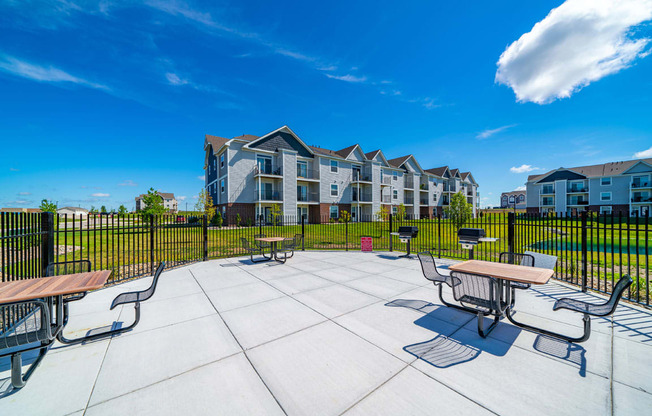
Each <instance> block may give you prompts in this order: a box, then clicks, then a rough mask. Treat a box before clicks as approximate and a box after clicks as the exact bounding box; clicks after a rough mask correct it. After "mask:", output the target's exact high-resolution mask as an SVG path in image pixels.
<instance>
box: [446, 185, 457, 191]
mask: <svg viewBox="0 0 652 416" xmlns="http://www.w3.org/2000/svg"><path fill="white" fill-rule="evenodd" d="M444 192H457V187H455V186H447V185H444Z"/></svg>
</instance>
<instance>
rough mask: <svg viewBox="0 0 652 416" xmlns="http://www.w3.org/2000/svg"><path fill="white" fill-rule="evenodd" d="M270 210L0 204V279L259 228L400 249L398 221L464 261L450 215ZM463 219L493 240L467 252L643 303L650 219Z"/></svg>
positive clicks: (442, 253) (133, 270)
mask: <svg viewBox="0 0 652 416" xmlns="http://www.w3.org/2000/svg"><path fill="white" fill-rule="evenodd" d="M310 220H311V221H308V219H307V218H306V217H303V218H298V217H283V216H275V217H273V218H272V219H267V220H256V219H245V220H244V221H243V220H242V219H240V221H238V217H228V218H224V219H223V222H222V224H219V223H218V222H217V221H215V219H213V221H208V220H207V218H205V217H204V216H201V215H197V216H190V217H188V216H177V215H161V216H156V217H143V216H140V215H134V214H129V215H124V216H118V215H113V216H94V215H90V216H79V215H77V216H75V215H53V214H48V213H43V214H25V213H20V214H15V213H0V241H1V242H2V245H1V246H0V277H1V280H2V281H10V280H17V279H28V278H34V277H40V276H42V275H43V274H44V270H45V267H47V264H49V263H51V262H53V261H69V260H79V259H87V260H90V261H91V263H92V265H93V268H94V269H95V270H100V269H110V270H112V271H113V277H112V280H111V281H110V282H109V283H115V282H119V281H123V280H125V279H132V278H136V277H139V276H144V275H150V274H151V273H152V271H153V269H154V268H155V267H156V265H158V263H159V262H161V261H166V262H167V264H168V265H169V266H170V267H176V266H180V265H183V264H187V263H190V262H195V261H203V260H207V259H211V258H222V257H233V256H241V255H245V254H246V252H245V250H244V249H243V248H242V242H241V239H242V238H245V239H247V240H248V241H250V242H251V241H252V240H253V239H254V238H255V237H256V236H257V235H259V234H265V235H266V236H282V237H292V236H293V235H295V234H302V235H303V236H304V247H303V248H304V249H307V250H359V249H360V248H361V237H372V239H373V246H374V250H377V251H405V250H406V245H405V244H404V243H401V242H400V240H399V238H398V237H397V236H394V235H391V233H392V232H395V231H397V229H398V227H399V226H401V225H414V226H417V227H418V228H419V234H418V236H417V238H415V239H414V240H413V241H412V243H411V244H412V246H411V249H412V251H413V252H417V251H422V250H428V251H431V252H432V253H433V254H434V255H435V256H436V257H440V258H451V259H460V260H464V259H467V258H468V254H469V251H468V250H464V249H462V247H461V246H460V244H459V243H458V239H457V226H456V225H455V224H454V223H453V222H452V221H450V220H449V219H445V218H441V217H435V218H430V219H398V218H396V217H392V216H391V215H390V216H388V217H386V218H378V217H376V216H361V217H359V218H358V220H359V221H358V222H340V221H339V220H337V219H331V218H329V217H321V218H312V217H311V218H310ZM464 226H465V227H473V228H483V229H485V231H486V234H487V236H488V237H495V238H497V239H498V240H497V241H496V242H488V243H482V244H479V245H478V246H477V247H476V248H475V258H476V259H480V260H489V261H497V260H498V257H499V255H500V253H501V252H504V251H514V252H523V251H526V250H530V251H537V252H543V253H547V254H552V255H555V256H557V257H558V262H557V267H556V270H555V277H556V278H558V279H561V280H564V281H567V282H570V283H573V284H577V285H579V286H581V287H582V289H583V290H586V289H593V290H597V291H601V292H605V293H610V291H611V289H612V287H613V285H614V283H615V282H616V281H617V280H618V278H619V277H620V276H622V275H623V274H629V275H631V276H632V278H633V279H634V285H632V287H631V288H630V290H629V292H628V293H627V294H626V297H628V298H629V299H630V300H632V301H634V302H639V303H641V304H644V305H649V304H650V297H651V290H650V276H649V262H650V260H651V258H650V254H651V253H650V247H649V244H650V237H651V233H650V231H649V229H650V218H649V217H647V216H646V217H638V216H626V215H621V214H618V215H612V214H602V215H591V214H585V213H582V214H580V215H563V216H557V215H541V214H514V213H509V214H505V213H498V214H496V213H488V214H483V215H479V216H478V217H477V218H473V219H471V220H469V221H468V222H467V223H466V224H464Z"/></svg>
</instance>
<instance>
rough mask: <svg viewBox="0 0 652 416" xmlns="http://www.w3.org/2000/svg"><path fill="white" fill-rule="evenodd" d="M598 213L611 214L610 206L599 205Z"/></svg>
mask: <svg viewBox="0 0 652 416" xmlns="http://www.w3.org/2000/svg"><path fill="white" fill-rule="evenodd" d="M600 214H611V207H610V206H606V207H600Z"/></svg>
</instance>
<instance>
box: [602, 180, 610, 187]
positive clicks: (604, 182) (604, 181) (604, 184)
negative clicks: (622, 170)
mask: <svg viewBox="0 0 652 416" xmlns="http://www.w3.org/2000/svg"><path fill="white" fill-rule="evenodd" d="M600 185H602V186H606V185H611V178H600Z"/></svg>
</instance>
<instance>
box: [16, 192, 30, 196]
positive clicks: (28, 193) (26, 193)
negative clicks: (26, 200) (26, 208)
mask: <svg viewBox="0 0 652 416" xmlns="http://www.w3.org/2000/svg"><path fill="white" fill-rule="evenodd" d="M31 194H32V193H31V192H18V195H20V196H28V195H31Z"/></svg>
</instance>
